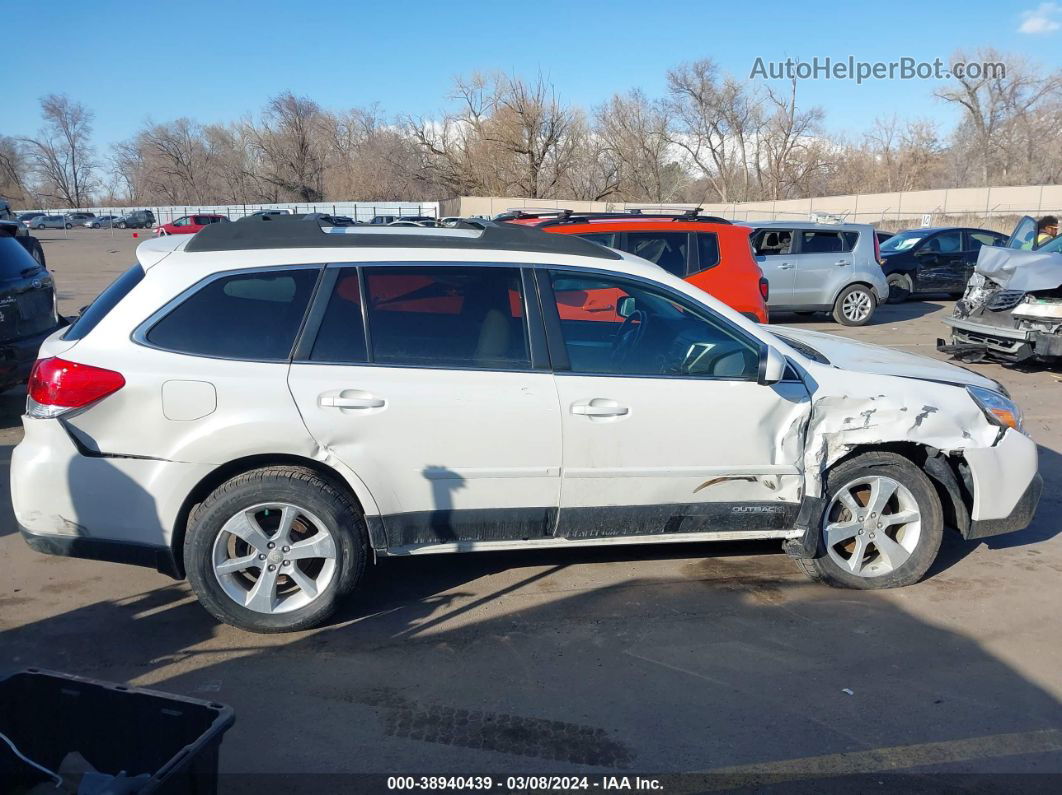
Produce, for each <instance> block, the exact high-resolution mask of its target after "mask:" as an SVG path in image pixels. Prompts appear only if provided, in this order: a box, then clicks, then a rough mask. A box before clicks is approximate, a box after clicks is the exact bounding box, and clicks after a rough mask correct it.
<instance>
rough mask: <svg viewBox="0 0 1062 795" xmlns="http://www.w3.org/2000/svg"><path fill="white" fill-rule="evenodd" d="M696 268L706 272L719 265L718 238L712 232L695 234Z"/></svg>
mask: <svg viewBox="0 0 1062 795" xmlns="http://www.w3.org/2000/svg"><path fill="white" fill-rule="evenodd" d="M697 258H698V260H697V267H698V268H699V269H700V270H702V271H703V270H707V269H708V268H713V267H715V266H716V265H718V264H719V238H718V236H717V235H715V234H713V233H712V232H698V233H697Z"/></svg>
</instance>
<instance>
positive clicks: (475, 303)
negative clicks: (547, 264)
mask: <svg viewBox="0 0 1062 795" xmlns="http://www.w3.org/2000/svg"><path fill="white" fill-rule="evenodd" d="M364 270H365V274H364V276H365V297H364V299H363V300H365V302H366V310H367V314H368V318H369V339H370V345H371V359H372V361H373V362H374V363H376V364H394V365H405V366H411V367H472V368H481V369H503V370H513V369H517V370H524V369H529V368H530V367H531V355H530V349H529V346H528V341H527V324H526V322H525V319H524V312H523V306H524V297H523V290H522V287H521V282H520V271H519V269H518V268H492V267H480V266H462V267H449V266H441V267H435V266H398V267H367V268H365V269H364Z"/></svg>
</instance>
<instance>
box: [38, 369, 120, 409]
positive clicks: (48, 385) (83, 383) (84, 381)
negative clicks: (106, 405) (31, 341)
mask: <svg viewBox="0 0 1062 795" xmlns="http://www.w3.org/2000/svg"><path fill="white" fill-rule="evenodd" d="M123 386H125V378H124V377H123V376H122V374H121V373H116V372H115V371H114V370H105V369H103V368H102V367H93V366H91V365H88V364H78V363H77V362H68V361H66V360H65V359H60V358H58V357H55V356H53V357H52V358H50V359H38V360H37V361H36V362H35V363H34V365H33V371H32V372H31V373H30V377H29V400H28V401H26V413H27V414H29V415H30V416H31V417H58V416H59V415H60V414H65V413H66V412H68V411H70V410H72V409H79V408H83V407H84V406H87V405H89V404H90V403H95V402H96V401H97V400H99V399H100V398H105V397H107V396H108V395H113V394H114V393H115V392H117V391H118V390H119V389H121V388H122V387H123Z"/></svg>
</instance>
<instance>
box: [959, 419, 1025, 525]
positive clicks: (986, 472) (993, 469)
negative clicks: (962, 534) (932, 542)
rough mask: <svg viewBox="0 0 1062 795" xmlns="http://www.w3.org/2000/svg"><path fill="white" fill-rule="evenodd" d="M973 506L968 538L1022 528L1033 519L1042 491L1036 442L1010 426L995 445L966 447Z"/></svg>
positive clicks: (964, 453) (965, 457)
mask: <svg viewBox="0 0 1062 795" xmlns="http://www.w3.org/2000/svg"><path fill="white" fill-rule="evenodd" d="M963 458H964V459H965V460H966V464H967V466H968V467H969V469H970V479H971V481H972V483H971V485H972V487H973V488H972V491H973V506H972V507H971V510H970V529H969V531H968V532H967V533H966V537H967V538H984V537H986V536H992V535H998V534H1000V533H1011V532H1014V531H1015V530H1022V529H1023V528H1025V527H1027V526H1028V525H1029V523H1030V522H1032V519H1033V514H1034V513H1035V512H1036V505H1037V503H1038V502H1039V500H1040V492H1041V491H1042V490H1043V480H1042V479H1041V477H1040V475H1039V473H1038V471H1037V470H1038V467H1039V458H1038V455H1037V449H1036V442H1034V441H1033V440H1032V439H1030V438H1029V437H1028V436H1026V435H1025V434H1023V433H1019V432H1018V431H1015V430H1013V429H1010V428H1008V429H1007V430H1006V431H1005V432H1004V434H1003V437H1002V438H1001V439H1000V440H999V442H998V443H997V444H995V445H993V446H992V447H970V448H967V449H965V450H963Z"/></svg>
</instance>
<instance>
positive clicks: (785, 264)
mask: <svg viewBox="0 0 1062 795" xmlns="http://www.w3.org/2000/svg"><path fill="white" fill-rule="evenodd" d="M792 267H793V266H792V265H790V264H789V263H788V262H779V263H778V270H780V271H787V270H789V269H790V268H792Z"/></svg>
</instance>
